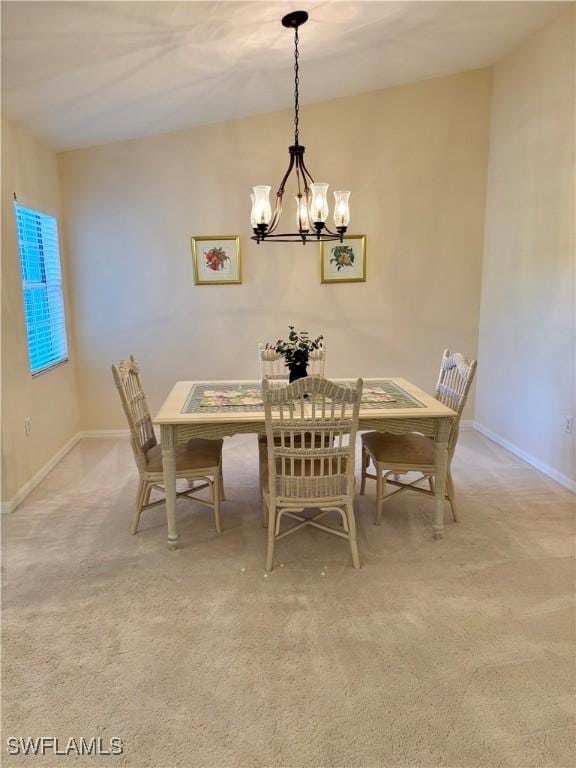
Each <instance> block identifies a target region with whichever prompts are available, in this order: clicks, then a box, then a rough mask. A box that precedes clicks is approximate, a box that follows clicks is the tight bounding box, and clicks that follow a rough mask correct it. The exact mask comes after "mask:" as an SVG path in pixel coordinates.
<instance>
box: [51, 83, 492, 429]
mask: <svg viewBox="0 0 576 768" xmlns="http://www.w3.org/2000/svg"><path fill="white" fill-rule="evenodd" d="M490 89H491V73H490V71H489V70H479V71H473V72H466V73H462V74H458V75H455V76H452V77H446V78H441V79H435V80H429V81H426V82H420V83H416V84H412V85H405V86H400V87H396V88H391V89H387V90H384V91H379V92H375V93H369V94H364V95H360V96H356V97H353V98H346V99H340V100H336V101H332V102H327V103H323V104H317V105H313V106H309V107H306V108H304V109H303V115H302V137H303V139H304V143H305V144H306V146H307V151H308V155H307V156H309V165H310V170H311V171H312V173H313V174H314V175H315V178H317V179H319V180H324V179H325V180H327V181H329V182H330V184H331V188H332V189H338V188H350V189H351V190H352V196H351V206H352V228H351V229H352V231H353V232H357V233H365V234H366V235H367V254H368V280H367V282H366V283H363V284H362V283H359V284H348V285H321V284H320V277H319V256H318V248H317V247H316V246H306V247H305V248H304V247H302V246H298V245H294V246H290V245H288V246H287V245H260V246H256V244H255V243H252V242H251V241H250V240H249V234H250V230H249V193H250V190H251V187H252V185H253V184H258V183H260V184H262V183H269V184H271V185H272V186H273V187H274V186H275V185H277V184H278V182H279V180H280V177H281V175H282V173H283V171H284V169H285V165H286V163H287V159H288V154H287V146H288V144H289V143H290V141H291V130H292V126H291V121H292V116H291V114H290V113H288V112H281V113H274V114H267V115H261V116H257V117H253V118H248V119H244V120H238V121H234V122H228V123H222V124H218V125H210V126H205V127H201V128H196V129H193V130H189V131H182V132H178V133H172V134H166V135H162V136H156V137H150V138H146V139H142V140H134V141H128V142H121V143H116V144H111V145H107V146H101V147H95V148H91V149H86V150H78V151H74V152H69V153H65V154H62V155H61V156H60V170H61V177H62V184H63V191H64V198H65V206H66V212H67V243H68V249H69V251H70V254H71V281H72V291H71V295H72V297H73V302H74V324H75V333H76V342H77V346H76V355H77V360H78V366H77V369H78V374H79V392H80V398H81V412H82V418H83V427H84V428H85V429H102V428H116V427H124V426H125V425H124V420H123V416H122V413H121V410H120V407H119V404H118V401H117V394H116V392H115V389H114V387H113V384H112V378H111V374H110V364H111V363H112V362H113V361H115V360H118V359H119V358H120V357H122V356H124V355H126V354H128V353H130V352H133V353H134V354H135V355H136V356H137V357H138V358H139V359H140V361H141V363H142V367H143V372H144V383H145V386H146V388H147V390H148V393H149V397H150V401H151V408H152V410H154V409H156V408H157V407H158V405H159V404H160V402H161V400H162V399H163V398H164V397H165V395H166V394H167V392H168V390H169V389H170V387H171V386H172V384H173V382H174V381H176V380H177V379H186V378H204V377H206V378H218V377H220V378H229V377H255V376H256V375H257V364H256V354H255V350H256V344H257V342H259V341H261V340H267V339H274V338H278V337H279V336H282V335H284V334H285V333H286V330H287V326H288V324H289V323H292V324H295V325H297V326H298V327H300V328H305V329H308V330H309V331H310V332H312V333H319V332H323V333H324V334H325V336H326V339H327V344H328V355H327V361H328V362H327V372H328V374H329V375H331V376H345V375H351V376H356V375H363V376H371V375H372V376H374V375H382V374H389V375H404V376H406V377H407V378H410V379H412V380H414V381H415V382H416V383H418V384H420V385H421V386H423V387H426V388H427V389H430V388H431V387H432V386H433V384H434V381H435V378H436V373H437V368H438V362H439V359H440V355H441V353H442V350H443V349H444V348H445V347H451V348H452V349H456V350H461V351H463V352H466V353H467V354H469V355H470V356H475V355H476V345H477V333H478V315H479V301H480V275H481V258H482V248H483V226H484V195H485V186H486V167H487V153H488V122H489V102H490ZM292 207H293V206H292V198H291V197H290V198H289V200H288V204H287V208H288V221H289V222H290V225H291V220H292ZM192 234H240V235H241V236H242V248H243V257H244V284H243V285H241V286H215V287H212V286H204V287H200V286H198V287H196V286H195V285H194V283H193V277H192V262H191V255H190V236H191V235H192Z"/></svg>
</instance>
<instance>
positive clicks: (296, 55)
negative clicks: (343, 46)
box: [294, 27, 300, 146]
mask: <svg viewBox="0 0 576 768" xmlns="http://www.w3.org/2000/svg"><path fill="white" fill-rule="evenodd" d="M299 57H300V52H299V51H298V27H296V29H295V30H294V144H295V145H296V146H298V136H299V130H298V127H299V122H300V101H299V92H298V91H299V85H300V77H299V64H298V59H299Z"/></svg>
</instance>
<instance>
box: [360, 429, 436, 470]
mask: <svg viewBox="0 0 576 768" xmlns="http://www.w3.org/2000/svg"><path fill="white" fill-rule="evenodd" d="M362 445H363V446H364V448H365V449H366V450H367V451H368V453H369V454H370V456H371V457H372V458H373V459H374V460H375V461H377V462H378V463H380V464H386V463H389V464H414V465H418V466H420V465H422V466H430V465H433V464H434V441H433V440H432V438H430V437H426V436H425V435H419V434H417V433H415V432H410V433H408V434H405V435H391V434H388V433H386V432H365V433H364V434H363V435H362Z"/></svg>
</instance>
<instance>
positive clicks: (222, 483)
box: [220, 459, 226, 501]
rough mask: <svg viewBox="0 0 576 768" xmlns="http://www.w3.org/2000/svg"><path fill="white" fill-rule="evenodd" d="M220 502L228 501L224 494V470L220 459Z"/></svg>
mask: <svg viewBox="0 0 576 768" xmlns="http://www.w3.org/2000/svg"><path fill="white" fill-rule="evenodd" d="M220 501H226V495H225V493H224V471H223V470H222V459H220Z"/></svg>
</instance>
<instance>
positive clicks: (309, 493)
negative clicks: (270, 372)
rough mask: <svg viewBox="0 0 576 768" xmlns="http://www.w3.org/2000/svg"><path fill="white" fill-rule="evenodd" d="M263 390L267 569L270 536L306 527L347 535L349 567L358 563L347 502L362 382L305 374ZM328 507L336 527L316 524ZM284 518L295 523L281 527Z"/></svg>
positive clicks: (350, 499)
mask: <svg viewBox="0 0 576 768" xmlns="http://www.w3.org/2000/svg"><path fill="white" fill-rule="evenodd" d="M262 392H263V398H264V411H265V416H266V436H267V441H266V445H265V449H261V451H260V461H261V463H262V467H261V477H262V499H263V504H264V507H265V514H266V515H267V517H268V551H267V555H266V570H267V571H271V570H272V566H273V560H274V545H275V543H276V541H278V540H279V539H282V538H284V537H285V536H288V535H290V534H292V533H295V532H296V531H298V530H300V529H301V528H304V527H305V526H308V525H310V526H313V527H314V528H319V529H320V530H321V531H326V532H327V533H332V534H334V535H336V536H340V537H341V538H344V539H347V540H348V541H349V542H350V550H351V553H352V562H353V564H354V567H355V568H359V567H360V559H359V555H358V545H357V542H356V520H355V517H354V506H353V502H354V455H355V445H356V432H357V430H358V415H359V411H360V401H361V398H362V380H361V379H358V380H357V382H356V385H355V386H354V387H346V386H340V385H338V384H335V383H334V382H331V381H328V380H327V379H324V378H322V377H320V376H308V377H306V378H304V379H298V380H297V381H295V382H293V383H292V384H289V385H288V386H286V387H278V386H273V385H271V384H270V382H269V381H268V380H267V379H264V381H263V382H262ZM309 508H315V509H318V510H319V511H318V512H317V513H315V514H313V515H312V516H310V517H305V516H304V515H302V514H301V513H302V512H303V511H304V510H305V509H309ZM332 511H336V512H338V513H339V514H340V516H341V518H342V528H340V529H337V528H332V527H330V526H328V525H324V524H323V523H320V522H318V521H319V518H321V517H322V516H323V515H325V514H327V513H328V512H332ZM283 516H285V517H287V518H290V519H291V520H295V521H296V524H295V525H293V526H292V527H290V528H288V529H286V530H284V531H280V523H281V521H282V517H283Z"/></svg>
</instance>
